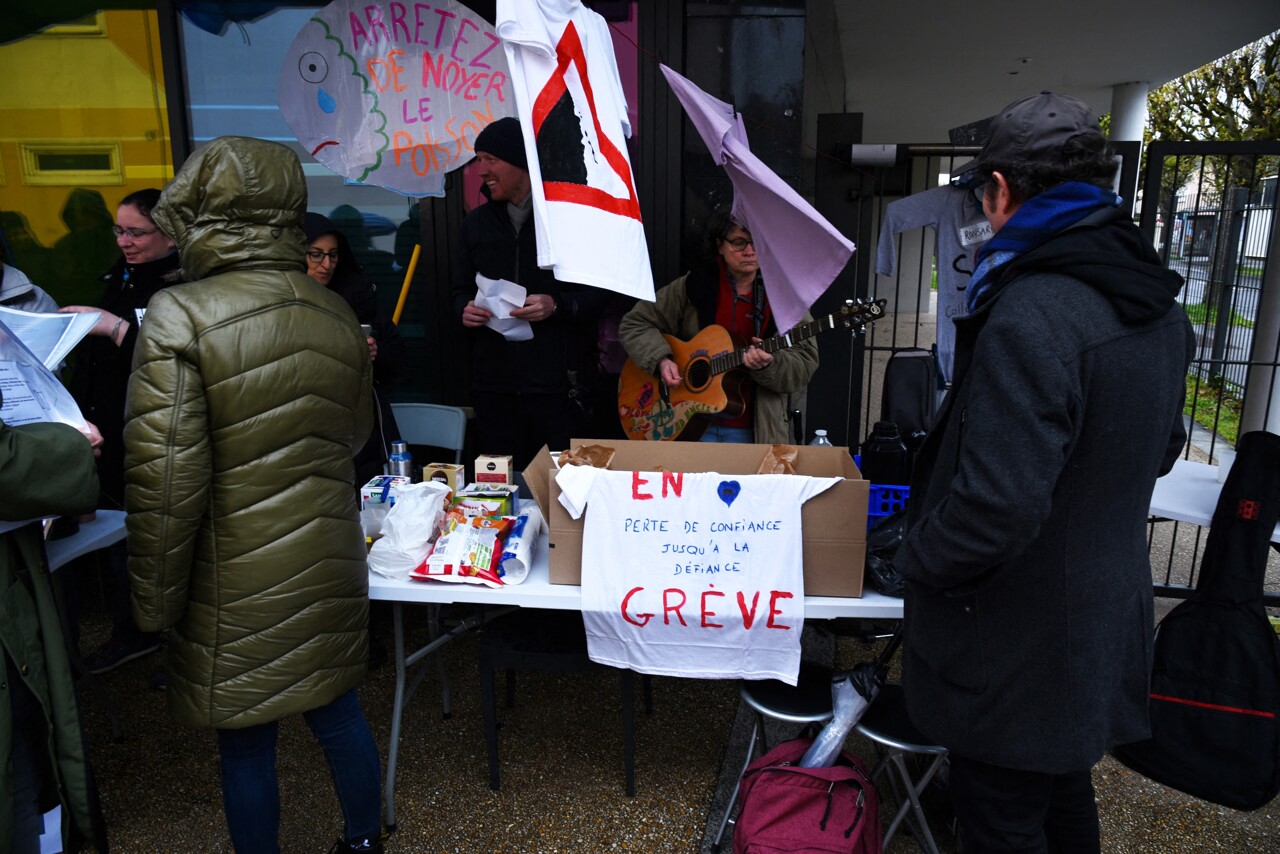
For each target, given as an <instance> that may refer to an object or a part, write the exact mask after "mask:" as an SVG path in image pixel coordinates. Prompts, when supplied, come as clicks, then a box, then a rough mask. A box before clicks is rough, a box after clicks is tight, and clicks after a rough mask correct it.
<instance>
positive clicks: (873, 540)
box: [867, 510, 907, 599]
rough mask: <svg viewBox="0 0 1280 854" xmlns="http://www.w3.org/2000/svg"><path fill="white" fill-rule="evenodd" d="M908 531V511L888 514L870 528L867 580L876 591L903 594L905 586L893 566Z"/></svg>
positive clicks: (891, 594) (868, 535)
mask: <svg viewBox="0 0 1280 854" xmlns="http://www.w3.org/2000/svg"><path fill="white" fill-rule="evenodd" d="M906 534H907V511H906V510H899V511H898V512H896V513H894V514H892V515H889V516H885V517H884V518H883V519H881V520H880V521H878V522H876V523H875V524H874V525H872V526H871V530H869V531H867V583H868V584H870V585H871V587H872V589H874V590H875V591H876V592H877V593H882V594H884V595H885V596H895V597H897V598H899V599H901V598H902V597H903V593H904V592H905V585H904V583H903V581H902V576H901V575H899V574H898V570H896V569H894V567H893V556H894V555H895V554H896V553H897V551H898V546H900V545H902V540H903V538H904V537H905V536H906Z"/></svg>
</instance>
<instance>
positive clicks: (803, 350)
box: [747, 312, 818, 394]
mask: <svg viewBox="0 0 1280 854" xmlns="http://www.w3.org/2000/svg"><path fill="white" fill-rule="evenodd" d="M812 321H813V318H812V317H811V316H810V315H809V313H808V312H805V315H804V317H803V318H801V321H800V322H801V323H810V322H812ZM816 370H818V343H817V342H816V341H815V340H814V339H812V338H810V339H809V340H808V341H805V342H802V343H800V344H797V345H795V346H794V347H787V348H786V349H785V350H779V351H778V352H776V353H774V354H773V361H772V362H770V363H769V366H768V367H767V368H763V369H761V370H759V371H748V372H747V376H749V377H751V381H752V382H753V383H755V384H756V385H758V386H760V387H761V388H765V389H768V390H769V391H772V392H775V393H777V394H794V393H795V392H798V391H801V390H802V389H804V388H805V387H806V386H808V385H809V380H810V379H812V378H813V373H814V371H816Z"/></svg>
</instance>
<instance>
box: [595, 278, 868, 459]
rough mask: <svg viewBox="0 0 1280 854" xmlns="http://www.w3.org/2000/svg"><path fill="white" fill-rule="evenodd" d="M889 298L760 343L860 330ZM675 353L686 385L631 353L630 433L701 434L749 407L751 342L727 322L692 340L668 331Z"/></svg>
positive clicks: (626, 409)
mask: <svg viewBox="0 0 1280 854" xmlns="http://www.w3.org/2000/svg"><path fill="white" fill-rule="evenodd" d="M884 305H885V301H884V300H882V299H881V300H876V301H875V302H865V301H863V300H858V301H856V302H855V301H853V300H848V301H846V303H845V305H844V307H843V308H841V309H840V310H839V311H837V312H835V313H834V314H828V315H827V316H826V317H820V318H818V319H817V320H814V321H811V322H809V323H801V324H800V325H798V326H796V327H795V328H794V329H792V330H791V331H790V332H787V333H786V334H783V335H778V336H775V337H773V338H768V339H766V340H764V341H761V342H760V343H759V344H757V345H754V346H757V347H759V348H760V349H762V350H764V351H765V352H766V353H776V352H778V351H779V350H785V349H786V348H788V347H793V346H795V345H796V344H799V343H800V342H802V341H807V340H808V339H810V338H812V337H813V336H815V335H817V334H819V333H821V332H828V331H830V330H832V329H852V330H859V329H861V328H862V327H863V326H865V325H866V324H867V323H871V322H873V321H876V320H879V319H880V318H881V317H883V316H884ZM662 337H663V338H665V339H667V343H668V344H669V345H670V346H671V359H672V361H674V362H675V363H676V365H677V366H678V367H679V368H680V380H681V382H680V385H678V386H675V387H670V388H669V387H668V386H667V384H666V383H664V382H663V381H662V379H661V377H655V376H653V375H652V374H650V373H647V372H646V371H643V370H641V368H640V367H639V366H638V365H637V364H636V363H635V362H634V361H633V360H631V359H627V363H626V364H625V365H624V366H623V367H622V375H621V376H620V377H619V378H618V416H619V418H620V419H621V421H622V429H623V431H625V432H626V434H627V437H628V438H630V439H637V440H639V439H657V440H662V441H668V440H672V439H680V440H684V441H693V440H696V439H697V438H698V437H699V436H701V435H702V433H703V431H704V430H705V429H706V427H707V423H708V422H709V420H710V419H711V418H712V417H715V416H720V415H723V416H725V417H729V418H732V417H735V416H737V415H741V414H742V413H743V411H744V410H745V409H746V398H745V397H744V396H743V393H742V384H743V383H744V382H746V381H747V377H746V375H745V373H744V372H743V371H739V370H737V368H740V367H742V354H743V353H744V352H746V350H747V348H748V346H750V345H745V344H742V343H741V342H739V341H735V340H734V338H733V336H732V335H731V334H730V333H729V330H727V329H725V328H724V327H723V326H708V327H707V328H706V329H703V330H702V331H701V332H699V333H698V334H697V335H695V336H693V338H692V339H690V340H689V341H681V340H680V339H679V338H676V337H675V336H673V335H663V336H662Z"/></svg>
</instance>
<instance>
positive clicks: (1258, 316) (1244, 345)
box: [851, 142, 1280, 605]
mask: <svg viewBox="0 0 1280 854" xmlns="http://www.w3.org/2000/svg"><path fill="white" fill-rule="evenodd" d="M899 151H900V153H902V154H905V156H900V157H899V158H898V163H897V164H896V165H895V166H894V167H893V168H891V169H885V170H883V171H882V172H880V173H879V174H878V175H877V177H876V180H875V184H874V203H873V204H872V205H871V206H870V207H871V210H872V212H873V215H874V217H875V222H874V223H873V230H872V231H873V233H874V234H877V235H879V239H880V241H885V240H890V241H893V249H894V254H895V255H896V259H897V264H896V269H895V270H894V273H893V274H892V275H889V276H884V275H876V260H875V259H876V255H877V252H876V251H875V249H876V248H877V247H875V246H867V245H865V244H864V246H863V247H862V251H861V252H860V253H859V254H860V256H861V257H860V263H861V264H863V265H866V269H865V271H864V274H863V275H865V279H864V281H866V282H867V283H868V292H869V294H870V295H871V296H872V297H875V298H880V297H883V298H885V299H887V300H888V303H889V309H890V312H891V313H890V317H891V318H892V322H888V318H887V319H886V321H882V322H881V323H879V324H877V325H876V326H875V327H873V328H871V329H870V330H869V331H868V334H867V339H866V346H867V359H866V362H865V366H866V367H865V370H864V374H863V378H862V379H863V382H862V388H861V394H862V407H861V411H862V413H863V423H862V424H861V436H863V437H865V436H866V435H868V434H869V433H870V429H871V425H873V424H874V423H875V421H876V420H877V419H878V418H879V414H880V400H881V394H882V379H883V373H884V365H885V363H886V362H887V360H888V358H889V357H890V356H891V355H892V354H893V353H895V352H897V351H899V350H902V349H905V348H911V347H922V348H925V349H929V348H931V347H933V346H934V345H935V343H936V341H937V330H938V327H939V322H942V323H946V322H948V320H947V318H946V317H940V316H939V311H940V303H941V302H945V296H944V297H943V298H942V299H940V297H939V292H938V290H937V285H938V275H937V264H938V263H939V262H938V261H937V260H936V259H935V255H936V248H937V238H936V234H935V232H934V231H933V230H931V229H929V228H923V229H920V228H917V229H914V230H911V231H905V232H904V233H902V234H887V233H886V234H881V233H880V232H881V223H882V222H883V221H884V220H885V217H886V211H887V208H888V206H889V205H890V204H891V203H892V202H894V201H896V200H898V199H901V198H905V197H907V196H910V195H913V194H916V193H921V192H925V191H927V190H931V189H933V188H934V187H938V186H940V185H942V184H943V183H945V182H946V181H947V179H948V178H949V176H950V175H951V174H952V173H953V172H954V171H955V168H956V167H958V166H959V165H961V164H963V163H964V162H965V161H966V160H967V159H968V156H969V155H971V154H972V153H973V152H972V150H970V149H958V148H954V149H953V148H949V147H947V146H900V147H899ZM1120 153H1121V154H1122V156H1123V158H1124V161H1125V163H1124V165H1125V169H1124V173H1125V174H1124V177H1122V178H1121V180H1120V186H1121V190H1120V192H1121V194H1122V196H1133V195H1135V194H1134V193H1132V192H1130V193H1126V192H1125V190H1124V188H1125V187H1134V186H1135V185H1136V183H1137V181H1136V174H1137V160H1138V152H1137V144H1136V143H1131V144H1128V147H1125V148H1122V150H1121V152H1120ZM1277 164H1280V142H1278V143H1272V142H1266V143H1191V142H1188V143H1155V144H1153V145H1152V146H1150V147H1149V149H1148V152H1147V156H1146V169H1145V172H1144V174H1143V180H1142V185H1141V190H1140V192H1139V193H1137V194H1136V195H1137V203H1136V204H1135V206H1134V213H1135V216H1139V215H1140V224H1141V226H1142V228H1143V230H1144V232H1145V233H1146V234H1147V235H1148V236H1149V237H1150V238H1151V240H1152V243H1153V245H1154V246H1155V247H1156V249H1157V251H1158V252H1159V254H1160V257H1161V258H1162V259H1163V261H1164V263H1165V264H1166V265H1167V266H1168V267H1169V268H1170V269H1172V270H1176V271H1177V272H1179V273H1181V274H1182V276H1183V277H1184V279H1185V280H1186V285H1185V287H1184V288H1183V291H1182V294H1181V296H1180V299H1181V301H1182V303H1183V305H1184V307H1185V308H1186V311H1187V314H1188V317H1189V318H1190V319H1191V321H1192V325H1193V327H1194V329H1195V333H1196V341H1197V349H1196V354H1195V358H1194V360H1193V362H1192V365H1191V369H1190V371H1189V372H1188V378H1187V390H1188V409H1187V425H1188V432H1189V435H1190V439H1189V441H1188V443H1187V446H1186V448H1185V449H1184V452H1183V456H1184V458H1185V459H1188V460H1192V461H1196V462H1204V463H1218V462H1219V461H1220V460H1223V459H1225V458H1226V457H1228V456H1230V454H1231V453H1232V452H1233V451H1234V447H1235V443H1236V441H1237V438H1238V436H1239V435H1240V433H1241V432H1243V431H1247V430H1249V429H1265V430H1269V431H1271V432H1276V433H1280V293H1269V292H1268V289H1267V285H1266V283H1267V281H1268V279H1269V278H1272V279H1274V278H1276V274H1277V272H1280V271H1278V270H1277V265H1280V257H1278V256H1280V246H1278V245H1277V243H1278V242H1280V241H1277V239H1276V237H1275V235H1276V233H1277V230H1280V229H1278V226H1277V188H1276V184H1277V178H1276V175H1277ZM952 260H954V259H943V261H942V263H950V262H951V261H952ZM1271 290H1272V291H1280V288H1278V287H1276V286H1274V285H1273V286H1272V288H1271ZM851 441H852V437H851ZM1207 533H1208V530H1207V529H1206V528H1201V527H1198V526H1195V525H1190V524H1186V523H1178V522H1171V521H1164V520H1154V519H1153V520H1152V523H1151V526H1150V538H1149V547H1150V548H1149V550H1150V554H1151V560H1152V577H1153V581H1154V583H1155V586H1156V591H1157V594H1158V595H1161V596H1167V597H1182V596H1186V595H1188V594H1189V593H1190V591H1191V590H1192V589H1194V585H1195V580H1196V573H1197V570H1198V568H1199V565H1200V561H1201V559H1202V557H1203V553H1204V544H1205V540H1206V537H1207ZM1271 564H1272V565H1271V567H1270V571H1269V573H1268V576H1267V581H1266V590H1267V599H1268V603H1269V604H1276V605H1280V558H1277V556H1276V553H1275V552H1273V553H1272V561H1271Z"/></svg>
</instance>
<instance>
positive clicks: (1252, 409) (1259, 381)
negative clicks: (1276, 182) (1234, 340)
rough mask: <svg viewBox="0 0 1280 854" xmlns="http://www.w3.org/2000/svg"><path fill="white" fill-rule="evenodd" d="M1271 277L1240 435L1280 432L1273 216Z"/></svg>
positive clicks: (1278, 231) (1279, 246)
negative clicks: (1252, 431) (1252, 432)
mask: <svg viewBox="0 0 1280 854" xmlns="http://www.w3.org/2000/svg"><path fill="white" fill-rule="evenodd" d="M1267 257H1268V263H1267V277H1266V280H1265V281H1264V282H1263V283H1262V300H1261V302H1260V303H1259V304H1258V319H1257V322H1256V323H1255V325H1254V327H1253V347H1252V350H1251V352H1250V354H1249V360H1250V362H1251V363H1252V364H1251V365H1250V366H1249V373H1248V376H1247V378H1246V379H1245V394H1244V398H1245V405H1244V411H1243V412H1241V413H1240V435H1241V436H1243V435H1244V434H1245V433H1248V432H1249V431H1251V430H1267V431H1268V432H1271V433H1280V371H1278V370H1276V368H1275V363H1276V361H1277V359H1280V263H1277V261H1278V260H1280V216H1276V215H1274V214H1273V215H1272V218H1271V242H1270V243H1269V244H1268V245H1267Z"/></svg>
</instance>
